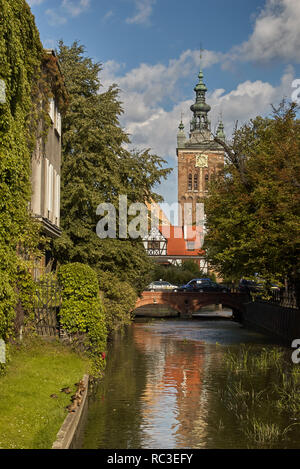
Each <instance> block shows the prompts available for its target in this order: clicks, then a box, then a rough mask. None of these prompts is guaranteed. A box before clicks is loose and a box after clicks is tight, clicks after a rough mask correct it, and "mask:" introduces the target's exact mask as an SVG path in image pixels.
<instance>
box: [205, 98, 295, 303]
mask: <svg viewBox="0 0 300 469" xmlns="http://www.w3.org/2000/svg"><path fill="white" fill-rule="evenodd" d="M296 111H297V107H296V105H295V104H293V103H292V104H288V103H285V102H283V103H282V104H281V106H280V107H279V108H278V109H275V108H274V109H273V115H272V116H271V117H270V118H262V117H257V118H256V119H254V120H251V121H250V122H249V123H248V124H246V125H244V126H243V127H242V128H240V129H236V131H235V133H234V138H233V142H232V144H224V145H223V146H224V149H225V152H226V156H227V161H226V165H225V169H224V173H223V176H222V177H220V178H218V179H217V180H215V181H214V182H213V183H212V184H211V187H210V192H209V197H208V199H207V200H206V201H205V211H206V217H207V235H206V238H205V246H204V247H205V248H206V252H207V256H208V260H209V262H210V264H211V265H212V266H214V267H215V269H216V270H217V271H219V272H220V273H221V274H222V275H223V276H224V277H231V278H232V277H234V278H236V279H239V278H241V277H242V276H248V277H254V276H255V275H257V274H258V275H260V276H261V277H263V278H264V279H266V280H267V281H269V282H277V281H283V280H284V279H285V278H288V279H289V282H290V283H291V284H293V285H294V286H297V285H298V286H299V283H300V282H299V278H300V256H299V253H300V252H299V250H300V237H299V222H300V122H299V120H297V119H296ZM219 143H220V144H222V142H221V141H219ZM298 294H299V293H298Z"/></svg>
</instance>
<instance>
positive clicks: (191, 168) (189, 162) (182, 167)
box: [177, 142, 224, 221]
mask: <svg viewBox="0 0 300 469" xmlns="http://www.w3.org/2000/svg"><path fill="white" fill-rule="evenodd" d="M213 143H214V142H212V147H214V144H213ZM177 163H178V203H179V204H180V206H181V208H182V210H184V204H185V203H191V204H192V205H193V221H195V214H196V203H197V202H200V199H202V198H203V197H205V196H206V195H207V190H208V185H209V182H210V181H211V179H212V178H213V177H214V176H215V175H216V174H217V173H218V172H220V171H221V170H222V169H223V167H224V151H223V150H222V149H221V148H219V149H211V150H210V149H206V150H201V149H196V148H189V147H188V145H187V146H186V148H184V149H182V148H181V149H177ZM182 213H183V212H182Z"/></svg>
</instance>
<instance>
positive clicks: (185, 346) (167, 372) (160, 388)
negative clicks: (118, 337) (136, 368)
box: [133, 326, 206, 448]
mask: <svg viewBox="0 0 300 469" xmlns="http://www.w3.org/2000/svg"><path fill="white" fill-rule="evenodd" d="M133 336H134V340H135V343H136V345H137V347H138V348H139V349H140V350H141V351H142V352H143V353H145V354H146V355H147V354H148V355H149V356H148V358H147V364H148V365H149V366H148V370H147V384H146V388H145V391H144V393H143V401H144V406H143V417H144V418H145V421H147V418H150V417H151V424H152V425H155V424H157V426H159V422H158V421H157V422H155V417H153V416H155V415H159V412H160V413H168V414H172V415H171V416H170V417H169V418H168V419H167V420H168V421H169V422H170V427H169V428H168V429H165V430H166V431H168V432H169V434H170V435H171V436H172V441H173V442H174V443H173V446H174V447H177V448H185V447H190V442H191V436H192V435H195V437H196V438H195V440H196V441H197V440H198V439H200V438H201V439H202V438H203V437H204V433H205V422H204V421H203V419H202V417H201V412H203V405H201V403H202V402H203V401H205V394H204V395H203V396H202V394H203V392H204V390H203V375H204V369H205V367H206V366H205V361H204V357H205V355H204V354H203V353H202V347H203V345H202V344H201V343H199V342H194V341H183V340H178V341H176V340H174V337H172V336H171V337H170V340H168V337H167V336H163V335H162V334H159V333H157V334H155V333H154V331H153V329H152V328H151V329H149V330H147V326H146V327H138V330H137V333H136V334H135V333H134V334H133ZM160 415H161V414H160ZM158 419H159V418H158Z"/></svg>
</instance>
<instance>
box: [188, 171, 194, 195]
mask: <svg viewBox="0 0 300 469" xmlns="http://www.w3.org/2000/svg"><path fill="white" fill-rule="evenodd" d="M188 190H189V191H191V190H193V176H192V174H189V179H188Z"/></svg>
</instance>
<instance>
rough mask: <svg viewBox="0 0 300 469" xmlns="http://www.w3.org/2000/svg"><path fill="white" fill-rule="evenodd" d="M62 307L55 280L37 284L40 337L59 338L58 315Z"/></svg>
mask: <svg viewBox="0 0 300 469" xmlns="http://www.w3.org/2000/svg"><path fill="white" fill-rule="evenodd" d="M60 305H61V291H60V287H59V285H58V283H57V282H56V281H55V280H53V279H47V280H43V281H39V282H36V291H35V297H34V314H35V327H36V331H37V333H38V334H39V335H42V336H50V337H55V336H59V329H60V326H59V320H58V313H59V308H60Z"/></svg>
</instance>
